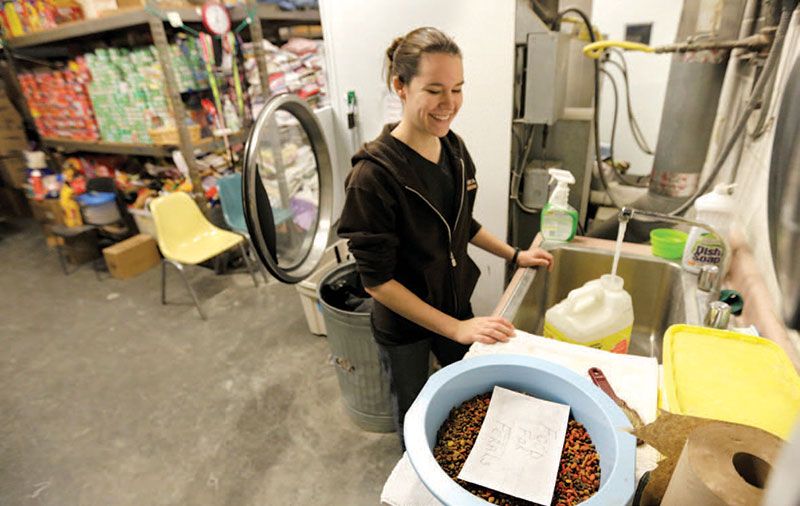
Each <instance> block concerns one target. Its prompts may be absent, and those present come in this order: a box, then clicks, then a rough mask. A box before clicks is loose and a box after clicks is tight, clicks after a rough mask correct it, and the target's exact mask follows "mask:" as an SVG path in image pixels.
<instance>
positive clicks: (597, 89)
mask: <svg viewBox="0 0 800 506" xmlns="http://www.w3.org/2000/svg"><path fill="white" fill-rule="evenodd" d="M569 13H573V14H577V15H578V16H580V18H581V19H582V20H583V23H584V24H585V25H586V31H587V32H588V33H589V39H590V40H591V42H592V43H594V42H597V37H596V35H595V33H594V29H593V28H592V22H591V21H590V20H589V16H587V15H586V13H585V12H583V11H582V10H581V9H578V8H576V7H569V8H567V9H564V10H563V11H561V12H559V13H558V14H557V16H556V26H555V28H556V29H557V28H558V23H559V22H560V20H561V18H563V17H564V16H565V15H567V14H569ZM592 64H593V65H594V112H593V118H592V120H593V123H594V125H593V127H594V128H593V134H594V135H593V136H594V157H595V161H596V163H597V172H598V174H599V175H600V183H601V184H602V185H603V190H604V191H605V192H606V195H608V198H609V200H611V204H612V205H613V206H614V207H616V208H618V209H619V208H620V205H619V204H618V203H617V201H616V199H615V198H614V196H613V195H612V194H611V190H610V188H609V186H608V181H606V176H605V174H604V173H603V157H602V156H601V154H600V127H599V119H600V110H599V105H600V60H598V59H596V58H595V59H592Z"/></svg>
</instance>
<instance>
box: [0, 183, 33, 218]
mask: <svg viewBox="0 0 800 506" xmlns="http://www.w3.org/2000/svg"><path fill="white" fill-rule="evenodd" d="M30 215H31V209H30V207H28V199H26V198H25V195H24V194H23V193H22V192H21V191H19V190H17V189H14V188H0V216H8V217H11V218H26V217H28V216H30Z"/></svg>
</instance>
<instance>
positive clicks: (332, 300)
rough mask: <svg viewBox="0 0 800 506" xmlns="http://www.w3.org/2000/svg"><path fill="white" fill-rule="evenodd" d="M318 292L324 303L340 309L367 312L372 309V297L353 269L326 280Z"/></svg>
mask: <svg viewBox="0 0 800 506" xmlns="http://www.w3.org/2000/svg"><path fill="white" fill-rule="evenodd" d="M319 294H320V297H322V300H323V301H324V302H325V303H326V304H328V305H329V306H333V307H335V308H336V309H341V310H342V311H347V312H350V313H369V312H370V311H371V310H372V298H371V297H370V296H369V294H368V293H367V292H366V291H365V290H364V285H362V284H361V277H360V276H359V275H358V273H357V272H356V271H355V269H353V270H350V271H345V272H342V273H341V274H340V275H338V276H336V277H334V278H333V279H328V280H326V282H325V283H324V284H323V285H322V286H321V287H320V290H319Z"/></svg>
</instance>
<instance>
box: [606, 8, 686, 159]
mask: <svg viewBox="0 0 800 506" xmlns="http://www.w3.org/2000/svg"><path fill="white" fill-rule="evenodd" d="M682 6H683V2H665V1H663V0H594V6H593V9H592V22H593V23H594V24H595V25H596V26H598V27H599V28H600V31H601V32H602V33H603V34H604V35H607V36H608V37H609V38H610V39H611V40H624V39H625V25H628V24H643V23H653V28H652V31H651V33H650V45H661V44H671V43H673V42H674V41H675V34H676V33H677V31H678V22H679V21H680V16H681V8H682ZM626 59H627V61H628V75H629V81H630V85H631V87H630V89H631V101H632V103H633V112H634V114H635V115H636V119H637V120H638V122H639V126H640V127H641V129H642V132H643V133H644V137H645V139H646V140H647V142H648V143H649V144H650V147H651V148H652V149H654V150H655V149H656V141H657V139H658V127H659V125H660V124H661V109H662V107H663V105H664V95H665V93H666V90H667V78H668V76H669V64H670V59H671V57H670V56H669V55H653V54H646V53H637V52H633V51H629V52H627V53H626ZM608 67H609V71H610V72H611V73H612V75H614V78H615V79H616V80H617V86H618V88H619V95H620V107H619V113H618V114H619V116H618V119H617V135H616V142H615V148H614V149H615V156H616V158H618V159H621V160H629V161H630V162H631V173H632V174H637V175H638V174H649V173H650V169H651V168H652V165H653V157H652V156H650V155H646V154H645V153H643V152H642V151H641V150H639V148H638V147H637V145H636V142H635V141H634V140H633V136H632V135H631V132H630V128H629V126H628V116H627V113H626V109H625V102H624V91H625V86H624V84H623V82H622V77H621V75H620V74H621V73H620V72H618V71H617V70H616V69H615V68H614V67H613V66H611V65H609V66H608ZM602 86H603V90H602V92H601V94H600V95H601V98H600V140H601V142H604V143H605V142H609V141H610V140H611V122H612V116H613V107H614V92H613V90H612V88H611V83H610V82H608V81H606V82H605V83H604V84H603V85H602Z"/></svg>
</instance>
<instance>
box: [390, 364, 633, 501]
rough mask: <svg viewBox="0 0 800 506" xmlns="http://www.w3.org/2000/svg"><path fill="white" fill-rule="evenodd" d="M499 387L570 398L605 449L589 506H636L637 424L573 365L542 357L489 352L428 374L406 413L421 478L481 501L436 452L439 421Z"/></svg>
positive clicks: (448, 494) (448, 495)
mask: <svg viewBox="0 0 800 506" xmlns="http://www.w3.org/2000/svg"><path fill="white" fill-rule="evenodd" d="M495 385H500V386H502V387H505V388H508V389H511V390H515V391H518V392H526V393H529V394H531V395H533V396H534V397H537V398H539V399H544V400H548V401H553V402H558V403H562V404H567V405H569V406H570V412H571V414H572V416H573V417H574V418H575V420H577V421H579V422H580V423H582V424H583V425H584V426H585V427H586V430H587V432H589V436H590V437H591V438H592V442H593V443H594V444H595V447H596V448H597V452H598V454H599V455H600V468H601V475H600V490H598V491H597V493H596V494H595V495H593V496H592V497H590V498H589V499H588V500H587V501H585V502H583V503H581V505H583V506H610V505H614V506H617V505H620V506H621V505H629V504H631V500H632V498H633V492H634V488H635V485H636V480H635V478H634V464H635V461H636V438H634V437H633V436H632V435H631V434H629V433H627V430H629V429H631V424H630V422H629V421H628V419H627V418H625V415H624V414H623V413H622V410H621V409H620V408H619V407H618V406H617V405H616V404H614V401H612V400H611V398H610V397H608V396H607V395H606V394H604V393H603V391H602V390H600V389H599V388H596V387H595V386H594V385H592V384H591V383H589V381H588V380H587V379H585V378H582V377H580V376H578V375H577V374H576V373H574V372H572V371H571V370H569V369H567V368H565V367H562V366H560V365H556V364H554V363H552V362H548V361H546V360H542V359H540V358H535V357H525V356H519V355H487V356H482V357H475V358H469V359H466V360H460V361H458V362H456V363H454V364H451V365H449V366H447V367H445V368H444V369H441V370H440V371H438V372H437V373H436V374H434V375H433V376H431V377H430V378H429V379H428V382H427V383H426V384H425V386H424V387H423V389H422V392H420V394H419V396H417V399H416V400H415V401H414V404H412V405H411V408H410V409H409V410H408V413H406V418H405V424H404V432H405V443H406V451H407V452H408V457H409V460H410V461H411V465H412V466H413V468H414V470H415V471H416V473H417V475H418V476H419V478H420V479H421V480H422V482H423V483H424V484H425V486H426V487H427V488H428V490H430V491H431V493H432V494H433V495H434V496H436V498H437V499H439V500H440V501H441V502H442V503H443V504H445V505H459V506H481V505H485V504H487V503H486V501H484V500H483V499H479V498H478V497H476V496H474V495H472V494H470V493H469V492H467V490H466V489H464V488H461V486H460V485H459V484H458V483H456V482H455V481H453V480H452V479H451V478H450V477H449V476H448V475H447V474H446V473H445V472H444V471H443V470H442V468H441V467H439V464H438V463H437V462H436V459H435V458H434V456H433V447H434V445H435V444H436V435H437V431H438V430H439V427H440V426H441V425H442V423H443V422H444V421H445V420H446V419H447V416H448V414H449V413H450V410H451V409H452V408H453V407H455V406H458V405H459V404H461V403H462V402H464V401H465V400H467V399H469V398H471V397H473V396H475V395H478V394H481V393H483V392H487V391H490V390H492V389H493V388H494V386H495Z"/></svg>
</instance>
